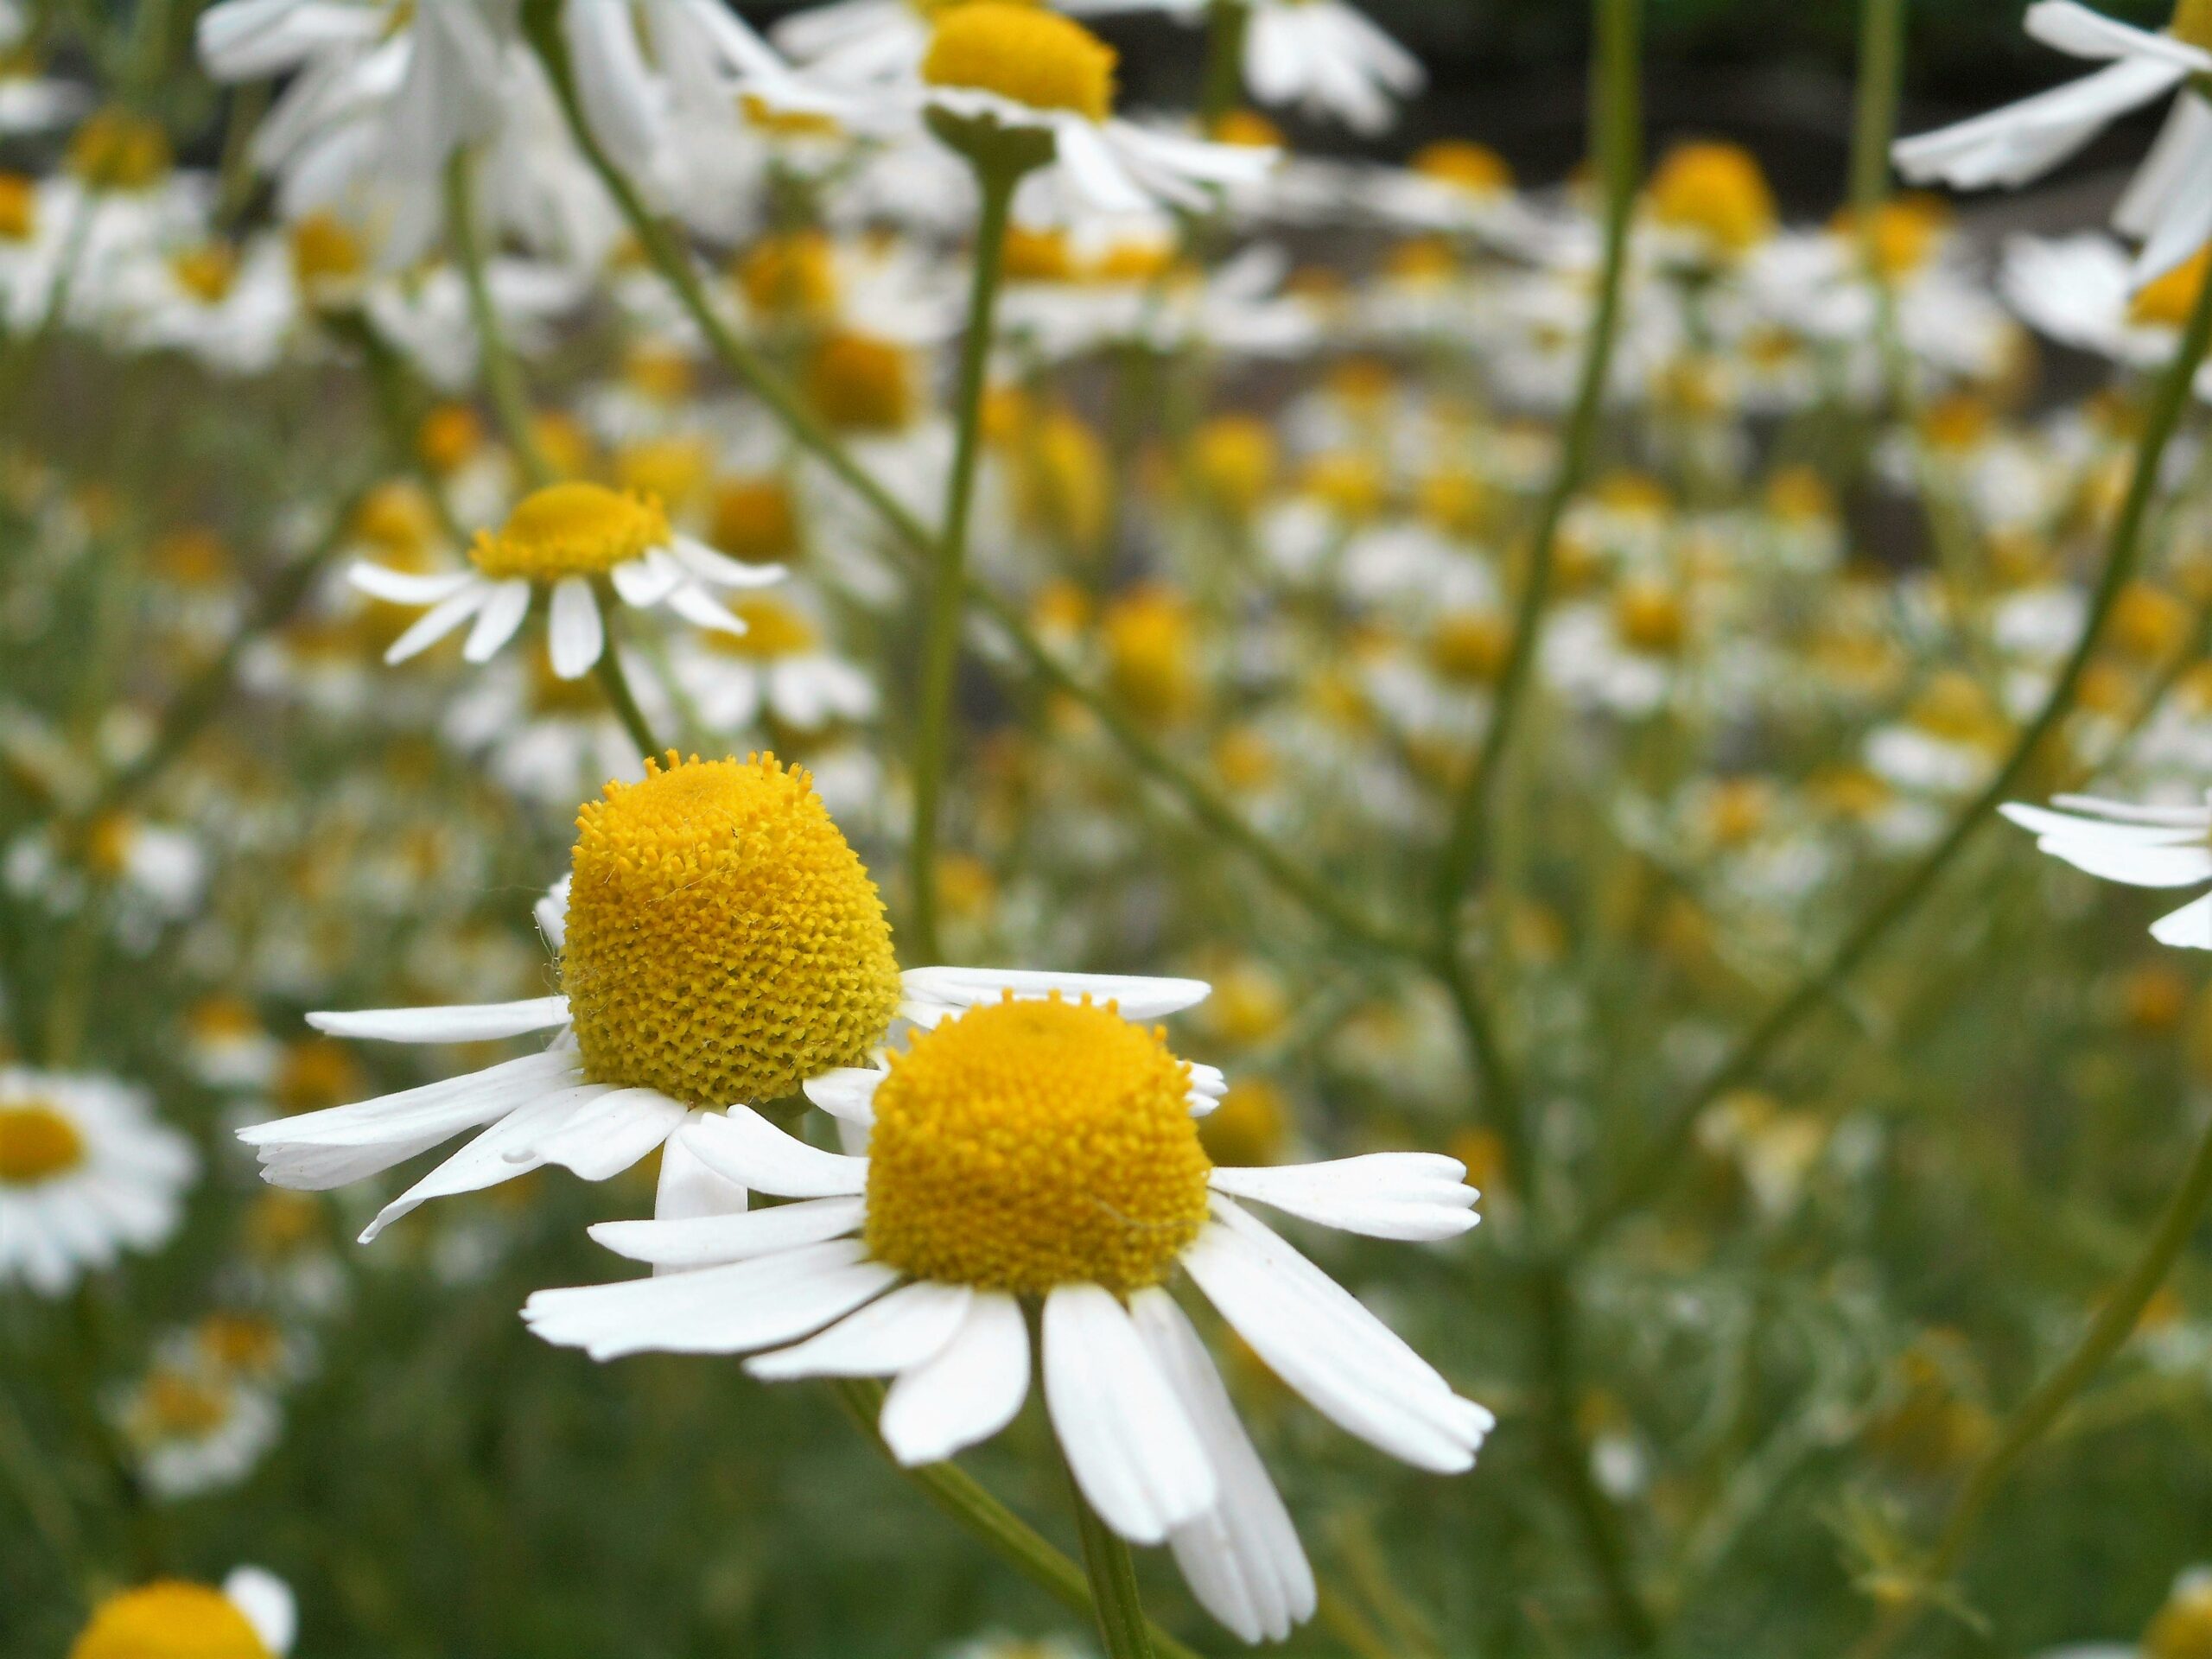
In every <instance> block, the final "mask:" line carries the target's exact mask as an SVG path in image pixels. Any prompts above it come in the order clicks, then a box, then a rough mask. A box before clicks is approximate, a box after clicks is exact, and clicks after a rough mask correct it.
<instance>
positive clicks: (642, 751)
mask: <svg viewBox="0 0 2212 1659" xmlns="http://www.w3.org/2000/svg"><path fill="white" fill-rule="evenodd" d="M592 590H593V591H592V597H593V598H594V600H595V601H597V602H598V605H599V614H600V617H601V620H602V625H603V626H605V627H606V629H607V639H606V641H605V643H604V644H602V645H601V647H600V652H599V660H598V661H597V662H595V663H594V664H592V666H591V672H592V677H593V678H594V679H595V680H597V681H598V682H599V689H600V690H601V692H603V693H604V694H605V695H606V697H607V707H608V708H610V709H613V711H614V717H615V718H616V719H617V720H619V721H621V722H622V729H623V730H624V731H626V732H627V733H629V734H630V741H632V743H634V744H636V745H637V746H638V753H639V755H640V756H641V757H643V758H644V759H645V760H656V759H658V757H659V756H661V755H662V754H664V753H666V751H665V750H664V749H663V748H662V747H661V746H660V743H659V741H658V740H657V739H656V738H655V737H654V736H653V728H652V721H649V720H647V719H646V718H645V710H644V709H640V708H639V707H638V699H637V696H636V694H635V693H633V692H632V690H630V677H629V675H628V674H627V673H626V672H624V671H623V667H622V653H621V651H620V647H619V644H618V642H617V641H616V639H615V638H614V592H613V588H612V587H611V586H609V584H608V583H607V580H606V578H605V577H603V576H602V577H601V578H600V579H599V580H597V581H595V582H593V584H592Z"/></svg>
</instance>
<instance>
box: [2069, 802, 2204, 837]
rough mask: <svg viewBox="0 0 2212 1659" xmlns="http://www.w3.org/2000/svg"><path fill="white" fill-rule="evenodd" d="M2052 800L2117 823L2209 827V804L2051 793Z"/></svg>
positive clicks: (2180, 827) (2072, 809) (2177, 827)
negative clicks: (2142, 802) (2140, 802)
mask: <svg viewBox="0 0 2212 1659" xmlns="http://www.w3.org/2000/svg"><path fill="white" fill-rule="evenodd" d="M2051 804H2053V805H2056V806H2063V807H2064V808H2066V809H2067V810H2069V811H2072V812H2093V813H2094V814H2096V815H2097V816H2098V817H2103V818H2111V819H2113V820H2114V821H2116V822H2118V823H2163V824H2167V825H2170V826H2171V827H2173V828H2175V829H2183V828H2188V829H2212V808H2207V807H2202V806H2139V805H2138V804H2136V803H2134V802H2133V801H2107V800H2104V799H2102V798H2100V797H2098V796H2094V795H2054V796H2052V797H2051Z"/></svg>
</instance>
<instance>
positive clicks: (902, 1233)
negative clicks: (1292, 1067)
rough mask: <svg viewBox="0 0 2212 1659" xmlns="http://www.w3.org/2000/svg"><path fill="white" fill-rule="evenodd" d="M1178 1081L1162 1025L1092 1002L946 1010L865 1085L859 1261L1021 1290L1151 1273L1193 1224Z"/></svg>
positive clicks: (1154, 1278) (1200, 1210)
mask: <svg viewBox="0 0 2212 1659" xmlns="http://www.w3.org/2000/svg"><path fill="white" fill-rule="evenodd" d="M1189 1090H1190V1075H1189V1069H1188V1068H1187V1067H1186V1066H1185V1065H1184V1064H1183V1063H1182V1062H1181V1061H1180V1060H1178V1059H1177V1058H1175V1057H1174V1056H1173V1054H1171V1053H1169V1052H1168V1050H1167V1045H1166V1042H1165V1041H1164V1040H1163V1039H1162V1038H1161V1035H1160V1033H1159V1032H1157V1031H1155V1030H1149V1029H1147V1028H1146V1027H1141V1026H1133V1025H1131V1024H1129V1023H1128V1021H1126V1020H1123V1019H1122V1017H1121V1016H1120V1015H1119V1014H1116V1013H1115V1012H1114V1011H1113V1010H1111V1009H1110V1008H1103V1007H1095V1006H1093V1005H1092V1004H1090V1002H1088V1001H1085V1002H1081V1003H1074V1002H1065V1001H1060V1000H1058V998H1054V999H1052V1001H1044V1002H1016V1001H1011V1000H1008V1001H1001V1002H996V1003H988V1004H986V1005H985V1006H983V1007H978V1008H972V1009H970V1010H969V1012H967V1013H966V1014H962V1015H961V1016H960V1017H959V1018H957V1019H956V1020H947V1021H946V1022H945V1023H944V1024H943V1025H940V1026H938V1027H937V1028H936V1029H935V1030H934V1031H931V1032H930V1033H926V1034H925V1035H923V1036H921V1037H918V1038H917V1039H915V1040H914V1044H913V1046H912V1048H911V1049H910V1050H908V1052H906V1053H905V1054H903V1055H899V1056H896V1057H894V1059H893V1065H892V1069H891V1075H890V1076H889V1077H887V1078H886V1079H885V1080H884V1082H883V1084H882V1085H881V1086H880V1088H878V1089H877V1090H876V1092H875V1127H874V1129H873V1131H871V1133H870V1135H869V1137H868V1230H867V1238H868V1250H869V1252H870V1254H872V1255H874V1256H875V1257H876V1258H877V1259H878V1260H880V1261H883V1262H888V1263H890V1264H891V1265H892V1266H893V1267H896V1268H902V1269H904V1270H905V1271H906V1272H907V1273H910V1274H913V1275H914V1276H915V1277H916V1278H919V1279H931V1280H936V1281H941V1282H944V1283H948V1284H962V1285H973V1286H976V1287H979V1288H982V1289H986V1290H1002V1291H1011V1292H1014V1293H1017V1294H1027V1295H1039V1294H1043V1293H1045V1292H1046V1291H1049V1290H1051V1289H1052V1287H1054V1286H1057V1285H1065V1284H1078V1283H1080V1284H1096V1285H1103V1286H1104V1287H1106V1288H1108V1289H1109V1290H1112V1291H1115V1292H1117V1293H1126V1292H1128V1291H1132V1290H1140V1289H1142V1288H1143V1287H1146V1286H1147V1285H1156V1284H1158V1283H1160V1281H1162V1280H1163V1279H1165V1278H1166V1276H1167V1274H1168V1273H1169V1272H1170V1271H1171V1270H1172V1269H1173V1267H1174V1265H1175V1261H1176V1258H1177V1257H1178V1256H1179V1255H1181V1253H1182V1251H1183V1250H1184V1249H1185V1247H1186V1246H1187V1245H1189V1244H1190V1243H1191V1241H1192V1240H1193V1239H1194V1238H1196V1237H1197V1236H1198V1229H1199V1227H1200V1226H1201V1225H1203V1224H1204V1223H1205V1217H1206V1178H1207V1176H1208V1174H1209V1173H1210V1172H1211V1169H1212V1166H1211V1164H1210V1163H1209V1162H1208V1161H1207V1159H1206V1155H1205V1150H1204V1148H1203V1147H1200V1145H1199V1144H1198V1129H1197V1127H1196V1125H1195V1124H1194V1123H1193V1122H1192V1117H1191V1111H1190V1103H1189V1099H1188V1095H1189Z"/></svg>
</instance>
